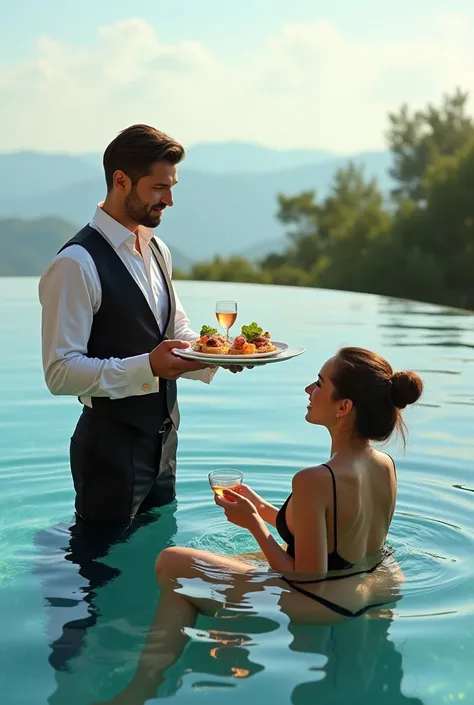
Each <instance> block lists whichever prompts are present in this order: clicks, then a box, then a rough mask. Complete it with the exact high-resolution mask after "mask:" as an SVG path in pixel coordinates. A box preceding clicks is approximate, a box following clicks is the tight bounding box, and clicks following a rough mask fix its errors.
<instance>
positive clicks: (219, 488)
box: [208, 468, 244, 497]
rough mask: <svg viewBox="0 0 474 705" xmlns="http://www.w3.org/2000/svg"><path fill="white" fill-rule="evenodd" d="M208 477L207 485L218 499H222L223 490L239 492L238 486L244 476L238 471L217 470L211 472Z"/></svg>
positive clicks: (228, 469) (229, 469)
mask: <svg viewBox="0 0 474 705" xmlns="http://www.w3.org/2000/svg"><path fill="white" fill-rule="evenodd" d="M208 477H209V484H210V486H211V487H212V489H213V491H214V492H215V493H216V494H217V495H219V497H222V496H223V493H224V490H232V491H233V492H240V486H241V484H242V480H243V478H244V474H243V472H240V470H232V469H231V468H221V469H219V470H212V472H210V473H209V475H208Z"/></svg>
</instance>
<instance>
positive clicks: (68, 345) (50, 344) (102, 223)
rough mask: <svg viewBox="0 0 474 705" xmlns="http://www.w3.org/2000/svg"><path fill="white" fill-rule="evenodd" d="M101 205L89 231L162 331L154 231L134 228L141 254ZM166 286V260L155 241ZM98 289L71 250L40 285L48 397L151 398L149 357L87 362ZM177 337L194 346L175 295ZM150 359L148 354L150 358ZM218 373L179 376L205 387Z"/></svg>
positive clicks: (76, 250)
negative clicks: (108, 249)
mask: <svg viewBox="0 0 474 705" xmlns="http://www.w3.org/2000/svg"><path fill="white" fill-rule="evenodd" d="M101 205H102V204H99V205H98V207H97V209H96V212H95V215H94V218H93V220H92V221H91V223H90V226H91V227H93V228H95V229H96V230H97V231H98V232H99V233H100V234H101V235H102V236H103V237H104V238H105V239H106V240H107V241H108V242H109V243H110V244H111V245H112V247H113V248H114V249H115V251H116V253H117V255H118V256H119V257H120V259H121V260H122V262H123V263H124V265H125V266H126V267H127V269H128V271H129V272H130V274H131V275H132V277H133V279H134V280H135V281H136V283H137V284H138V286H139V287H140V289H141V291H142V293H143V295H144V296H145V299H146V300H147V302H148V305H149V306H150V308H151V310H152V312H153V314H154V316H155V318H156V320H157V322H158V325H159V326H160V329H161V330H163V326H164V324H165V322H166V318H167V313H168V310H169V296H168V291H167V287H166V283H165V280H164V277H163V275H162V273H161V270H160V267H159V266H158V264H157V262H156V259H155V258H154V257H153V255H152V253H151V250H150V248H149V245H148V243H149V241H150V239H151V237H152V236H153V231H152V230H150V229H148V228H143V227H140V228H139V240H140V249H141V251H142V254H140V253H139V252H138V250H137V249H136V248H135V234H134V233H132V232H131V231H130V230H128V229H127V228H125V227H124V226H123V225H121V224H120V223H118V222H117V221H116V220H114V219H113V218H112V217H111V216H109V215H108V214H107V213H106V212H105V211H104V210H102V208H101ZM155 239H156V241H157V242H158V244H159V247H160V250H161V252H162V254H163V259H164V261H165V264H166V267H167V269H168V272H169V276H170V279H171V276H172V263H171V253H170V251H169V249H168V247H167V246H166V245H165V243H164V242H162V240H159V239H158V238H155ZM101 297H102V290H101V284H100V279H99V275H98V272H97V268H96V266H95V264H94V261H93V259H92V257H91V256H90V254H89V253H88V252H87V250H86V249H85V248H84V247H81V245H69V247H66V249H64V250H63V251H62V252H60V253H59V254H58V255H56V257H54V259H53V260H52V261H51V262H50V264H49V265H48V266H47V268H46V270H45V271H44V273H43V275H42V277H41V279H40V282H39V299H40V303H41V306H42V320H41V335H42V357H43V369H44V375H45V380H46V385H47V387H48V389H49V391H50V392H51V393H52V394H71V395H74V396H77V397H79V398H80V399H81V401H82V402H83V403H84V404H87V405H88V406H92V402H91V397H109V398H111V399H122V398H123V397H129V396H138V395H144V394H152V393H154V392H157V391H158V388H159V380H158V378H156V377H154V376H153V373H152V371H151V367H150V362H149V357H148V353H144V354H142V355H134V356H133V357H127V358H124V359H121V358H117V357H111V358H108V359H106V360H101V359H99V358H91V357H87V345H88V341H89V336H90V332H91V328H92V322H93V316H94V314H95V313H97V311H98V310H99V307H100V304H101ZM175 298H176V316H175V338H176V339H179V340H185V341H189V342H192V341H193V340H195V339H196V338H197V337H198V333H197V332H196V331H194V330H192V328H191V327H190V322H189V319H188V318H187V316H186V313H185V311H184V309H183V306H182V304H181V301H180V300H179V297H178V295H177V294H176V292H175ZM150 352H151V351H150ZM215 373H216V369H213V370H211V369H209V368H206V369H204V370H198V371H197V372H187V373H185V374H183V375H182V377H186V378H188V379H197V380H201V381H203V382H206V383H209V382H210V381H211V380H212V378H213V376H214V374H215Z"/></svg>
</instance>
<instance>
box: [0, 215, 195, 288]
mask: <svg viewBox="0 0 474 705" xmlns="http://www.w3.org/2000/svg"><path fill="white" fill-rule="evenodd" d="M78 229H79V228H78V227H77V226H76V225H74V224H73V223H70V222H69V221H67V220H63V219H62V218H57V217H48V218H35V219H33V220H22V219H20V218H5V219H0V251H1V252H2V256H1V258H0V277H2V276H3V277H5V276H30V277H33V276H35V277H36V276H40V275H41V273H42V272H43V270H44V268H45V267H46V265H47V264H48V262H49V261H50V260H51V259H52V258H53V257H54V255H55V254H56V253H57V252H58V250H59V249H60V248H61V247H62V245H64V243H65V242H67V241H68V240H69V238H71V237H72V236H73V235H74V233H76V232H77V231H78ZM170 249H171V255H172V258H173V267H174V268H175V269H181V270H182V271H184V272H186V271H188V270H189V269H190V267H191V265H192V261H191V260H190V259H188V258H187V257H185V255H183V254H181V252H179V250H176V249H175V248H174V247H173V245H171V248H170Z"/></svg>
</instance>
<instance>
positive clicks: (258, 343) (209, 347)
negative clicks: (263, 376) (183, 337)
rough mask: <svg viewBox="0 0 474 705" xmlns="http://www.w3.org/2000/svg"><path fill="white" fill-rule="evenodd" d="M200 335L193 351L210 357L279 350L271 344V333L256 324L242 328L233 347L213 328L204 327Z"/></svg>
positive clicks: (255, 353) (193, 346)
mask: <svg viewBox="0 0 474 705" xmlns="http://www.w3.org/2000/svg"><path fill="white" fill-rule="evenodd" d="M199 335H200V337H199V338H198V339H197V340H196V341H195V342H194V343H193V345H192V349H193V350H194V351H196V352H202V353H207V354H209V355H258V354H261V353H268V352H274V351H275V350H278V348H277V347H276V345H273V343H272V342H271V336H270V333H268V332H264V331H263V328H261V327H260V326H259V325H258V323H255V322H253V323H251V324H250V325H248V326H242V328H241V334H240V335H238V336H237V337H236V338H234V340H233V342H232V345H231V344H230V343H229V342H227V341H226V339H225V338H224V336H223V335H220V334H219V333H218V332H217V329H216V328H212V327H211V326H203V327H202V328H201V331H200V334H199Z"/></svg>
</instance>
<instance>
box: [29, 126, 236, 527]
mask: <svg viewBox="0 0 474 705" xmlns="http://www.w3.org/2000/svg"><path fill="white" fill-rule="evenodd" d="M183 157H184V149H183V147H182V146H181V145H180V144H178V143H177V142H176V141H175V140H173V139H171V138H170V137H168V136H167V135H165V134H164V133H162V132H160V131H158V130H156V129H154V128H152V127H149V126H147V125H133V126H131V127H129V128H127V129H125V130H123V131H122V132H121V133H120V134H119V135H118V136H117V137H116V138H115V139H114V140H113V141H112V142H111V143H110V144H109V146H108V147H107V149H106V150H105V153H104V157H103V165H104V171H105V180H106V184H107V195H106V198H105V201H104V202H103V203H101V204H99V206H98V207H97V209H96V212H95V215H94V217H93V219H92V221H91V222H90V224H89V225H87V226H86V227H84V228H83V229H82V230H81V231H80V232H79V233H77V234H76V235H75V236H74V237H73V238H72V239H71V240H69V242H67V243H66V244H65V245H64V247H63V248H62V249H61V250H60V252H59V253H58V254H57V256H56V257H55V258H54V259H53V260H52V262H51V263H50V264H49V266H48V267H47V269H46V270H45V272H44V274H43V276H42V278H41V281H40V285H39V297H40V302H41V305H42V351H43V367H44V374H45V380H46V384H47V386H48V388H49V390H50V391H51V392H52V394H68V395H69V394H72V395H75V396H77V397H79V400H80V401H81V402H82V404H83V410H82V414H81V416H80V418H79V421H78V423H77V426H76V429H75V431H74V434H73V436H72V438H71V443H70V464H71V472H72V477H73V482H74V488H75V492H76V500H75V509H76V515H77V516H78V517H79V518H80V519H81V520H84V521H86V522H113V523H115V522H119V523H122V524H123V523H125V524H128V523H130V522H131V520H132V519H133V518H134V517H135V516H136V515H137V514H138V513H141V512H144V511H146V510H147V509H150V508H152V507H156V506H160V505H163V504H167V503H168V502H171V501H172V500H173V499H174V497H175V472H176V449H177V429H178V425H179V411H178V404H177V396H176V379H177V378H178V377H188V378H192V379H197V380H201V381H203V382H206V383H209V382H210V381H211V379H212V377H213V375H214V374H215V369H210V368H209V367H207V366H205V365H201V364H197V363H194V362H191V361H185V360H183V359H181V358H179V357H178V356H176V355H175V354H174V353H173V352H172V349H173V348H185V347H188V345H189V341H191V340H193V339H195V338H196V337H197V333H196V332H195V331H193V330H192V329H191V328H190V325H189V320H188V318H187V316H186V313H185V311H184V309H183V306H182V304H181V302H180V301H179V298H178V296H177V294H176V292H175V291H174V288H173V284H172V282H171V276H172V266H171V255H170V251H169V249H168V248H167V247H166V245H165V244H164V243H163V242H162V241H161V240H159V239H157V238H155V237H153V232H152V230H151V229H152V228H155V227H156V226H158V225H159V224H160V222H161V218H162V215H163V211H164V210H165V208H167V207H171V206H172V205H173V196H172V190H173V187H174V186H175V185H176V183H177V167H178V164H179V163H180V162H181V160H182V159H183ZM232 371H236V370H235V368H234V369H233V370H232Z"/></svg>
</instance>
